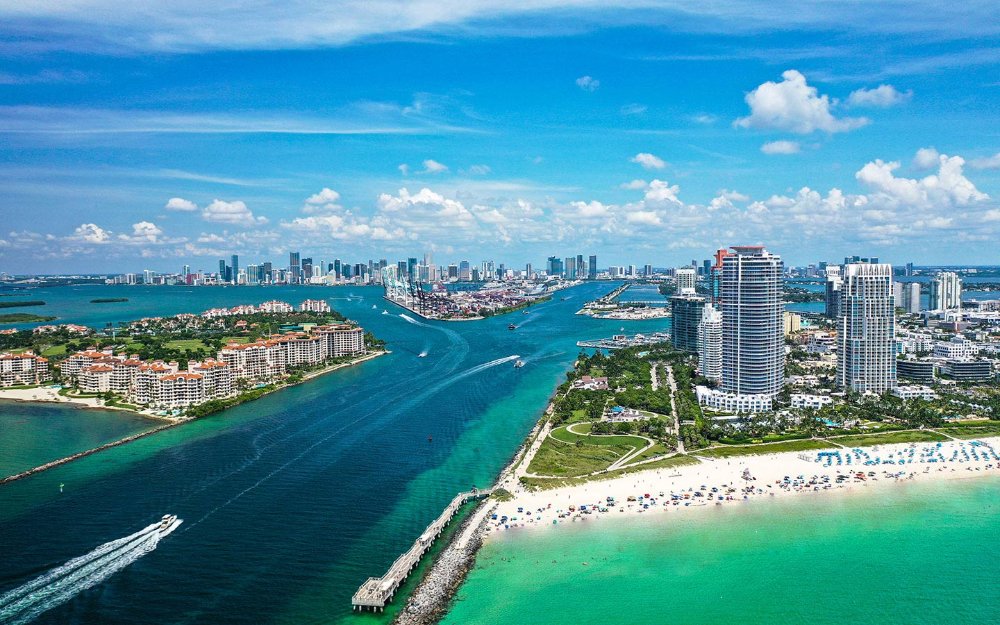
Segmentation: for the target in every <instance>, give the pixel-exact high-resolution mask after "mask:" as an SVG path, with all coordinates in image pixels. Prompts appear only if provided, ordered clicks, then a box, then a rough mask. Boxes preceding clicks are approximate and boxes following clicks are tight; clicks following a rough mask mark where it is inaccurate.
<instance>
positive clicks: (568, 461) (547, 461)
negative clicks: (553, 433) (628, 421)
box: [528, 437, 634, 477]
mask: <svg viewBox="0 0 1000 625" xmlns="http://www.w3.org/2000/svg"><path fill="white" fill-rule="evenodd" d="M633 449H634V447H632V446H612V445H580V446H577V445H575V444H570V443H562V442H560V441H558V440H553V439H552V438H551V437H548V438H546V439H545V440H544V441H543V442H542V445H541V447H539V448H538V452H537V453H536V454H535V457H534V458H532V460H531V464H529V465H528V472H529V473H535V474H537V475H553V476H566V477H573V476H579V475H587V474H588V473H593V472H594V471H601V470H602V469H606V468H608V467H609V466H610V465H611V464H612V463H614V462H615V461H616V460H618V459H619V458H621V457H622V456H624V455H625V454H628V453H631V452H632V451H633Z"/></svg>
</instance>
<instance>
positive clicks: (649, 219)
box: [625, 211, 663, 226]
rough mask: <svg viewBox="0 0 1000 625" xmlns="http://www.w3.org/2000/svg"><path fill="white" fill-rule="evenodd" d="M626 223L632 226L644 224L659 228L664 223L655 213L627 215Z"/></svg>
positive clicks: (641, 212)
mask: <svg viewBox="0 0 1000 625" xmlns="http://www.w3.org/2000/svg"><path fill="white" fill-rule="evenodd" d="M625 221H626V222H628V223H630V224H644V225H647V226H659V225H660V224H662V223H663V222H662V221H661V220H660V217H659V215H657V214H656V212H655V211H632V212H630V213H626V214H625Z"/></svg>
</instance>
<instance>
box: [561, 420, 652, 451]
mask: <svg viewBox="0 0 1000 625" xmlns="http://www.w3.org/2000/svg"><path fill="white" fill-rule="evenodd" d="M590 428H591V424H589V423H588V424H586V425H578V426H576V427H574V428H573V431H572V432H571V431H570V430H569V426H563V427H558V428H556V429H554V430H552V432H551V433H550V434H549V436H551V437H552V438H554V439H556V440H559V441H562V442H564V443H576V442H577V441H581V442H583V444H584V445H619V446H627V447H635V448H636V449H642V448H643V447H645V446H646V445H648V444H649V443H647V442H646V439H644V438H640V437H638V436H629V435H627V434H609V435H606V436H605V435H596V434H586V435H581V434H577V433H576V432H590Z"/></svg>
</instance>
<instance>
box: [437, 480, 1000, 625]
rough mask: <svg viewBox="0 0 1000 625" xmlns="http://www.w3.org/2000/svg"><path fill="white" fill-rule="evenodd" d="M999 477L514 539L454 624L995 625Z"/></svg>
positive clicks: (487, 550) (488, 550)
mask: <svg viewBox="0 0 1000 625" xmlns="http://www.w3.org/2000/svg"><path fill="white" fill-rule="evenodd" d="M998 487H1000V480H998V479H997V478H978V479H972V480H964V481H961V482H948V483H944V482H939V483H915V484H907V485H900V486H899V487H898V488H892V489H881V490H879V494H878V495H875V494H872V493H870V492H863V493H857V494H853V493H852V494H843V493H835V494H828V493H824V494H821V495H817V496H803V497H792V498H788V499H787V500H782V501H775V500H772V501H761V502H756V503H753V504H747V505H745V506H743V507H735V508H728V507H727V508H725V509H721V508H720V509H717V508H705V509H701V510H696V511H692V510H686V511H676V510H675V511H671V512H662V513H656V514H653V515H651V516H650V517H644V518H636V519H632V520H631V521H624V522H623V520H621V519H618V520H612V519H602V520H598V521H590V522H587V523H580V524H572V525H564V526H560V527H558V528H555V529H552V530H550V531H546V530H541V531H525V532H521V533H515V532H511V533H508V534H505V535H503V536H501V537H500V538H499V539H498V540H497V541H494V542H490V543H488V544H487V545H486V547H484V549H483V550H482V551H481V552H480V554H479V557H478V560H477V563H476V567H475V569H474V570H473V571H472V573H471V574H470V576H469V579H468V581H467V582H466V584H465V585H464V586H463V587H462V588H461V590H460V591H459V594H458V596H457V599H456V602H455V605H454V608H453V609H452V611H451V613H450V614H449V615H448V617H447V618H446V619H445V620H444V623H445V624H447V625H459V624H461V625H476V624H484V625H485V624H489V625H505V624H510V625H515V624H516V625H533V624H536V623H537V624H545V625H563V624H565V625H591V624H594V625H597V624H600V625H607V624H609V623H630V624H636V625H644V624H650V625H652V624H659V623H682V624H686V625H694V624H705V625H709V624H711V625H715V624H718V623H748V624H755V623H761V624H769V625H772V624H773V625H780V624H785V623H787V624H798V623H813V624H817V625H826V624H829V625H843V624H845V623H878V624H881V623H887V624H888V623H907V624H927V625H937V624H940V623H963V624H964V623H969V624H983V623H995V622H997V614H1000V586H998V585H997V580H996V574H995V566H994V557H993V554H994V553H995V551H996V543H997V539H998V538H1000V502H998V500H997V493H998V492H1000V491H998Z"/></svg>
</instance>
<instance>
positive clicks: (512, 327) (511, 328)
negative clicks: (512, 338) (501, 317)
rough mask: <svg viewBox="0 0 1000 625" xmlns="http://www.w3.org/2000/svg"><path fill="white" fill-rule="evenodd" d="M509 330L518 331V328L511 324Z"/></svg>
mask: <svg viewBox="0 0 1000 625" xmlns="http://www.w3.org/2000/svg"><path fill="white" fill-rule="evenodd" d="M507 329H508V330H516V329H517V326H516V325H514V324H513V323H512V324H510V325H509V326H507Z"/></svg>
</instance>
